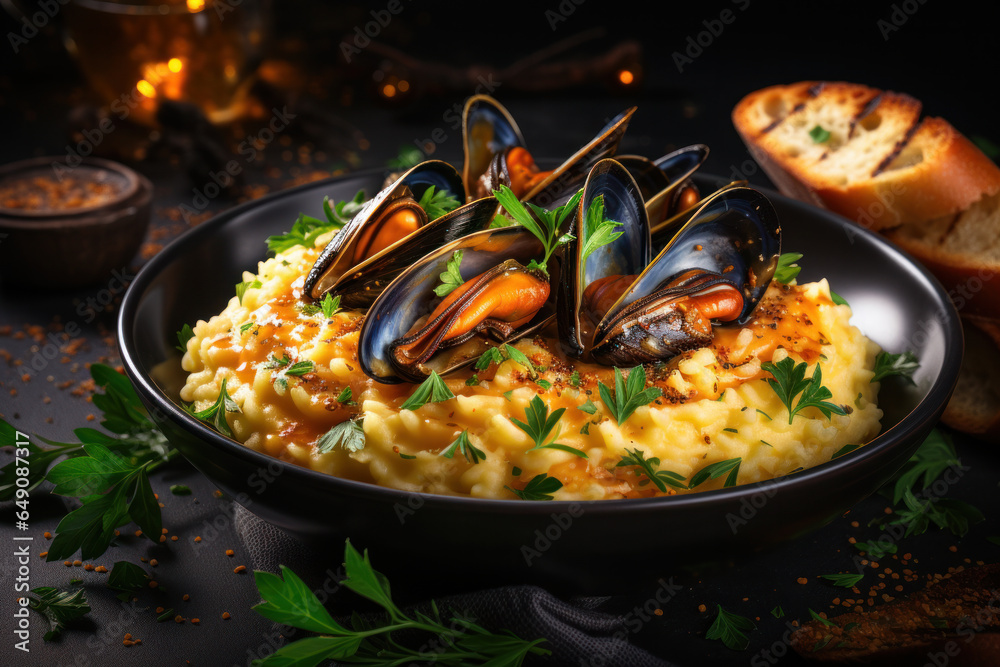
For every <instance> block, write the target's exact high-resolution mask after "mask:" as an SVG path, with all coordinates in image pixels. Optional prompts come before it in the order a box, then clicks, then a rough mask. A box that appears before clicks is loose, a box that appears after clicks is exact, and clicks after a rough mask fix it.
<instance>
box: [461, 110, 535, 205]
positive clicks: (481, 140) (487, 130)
mask: <svg viewBox="0 0 1000 667" xmlns="http://www.w3.org/2000/svg"><path fill="white" fill-rule="evenodd" d="M462 141H463V145H464V149H465V167H464V169H463V171H462V179H463V182H464V183H465V188H466V191H467V192H469V193H470V195H471V194H472V193H474V192H475V183H476V181H477V180H478V179H479V177H480V176H482V175H483V174H484V173H486V170H487V169H489V167H490V162H491V161H492V160H493V157H494V156H495V155H498V154H502V153H504V152H506V151H507V150H508V149H510V148H513V147H515V146H524V137H523V136H521V130H520V129H519V128H518V127H517V123H515V122H514V118H513V117H512V116H511V115H510V112H509V111H507V109H506V108H504V106H503V105H502V104H500V103H499V102H497V101H496V100H495V99H493V98H492V97H490V96H489V95H473V96H472V97H470V98H469V99H468V100H466V102H465V108H464V110H463V111H462Z"/></svg>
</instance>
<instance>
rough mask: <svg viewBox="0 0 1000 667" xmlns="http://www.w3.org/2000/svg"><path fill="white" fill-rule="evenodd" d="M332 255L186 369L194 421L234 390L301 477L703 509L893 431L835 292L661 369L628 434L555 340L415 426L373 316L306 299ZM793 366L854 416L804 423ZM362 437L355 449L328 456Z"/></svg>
mask: <svg viewBox="0 0 1000 667" xmlns="http://www.w3.org/2000/svg"><path fill="white" fill-rule="evenodd" d="M330 238H331V234H329V233H328V234H325V235H323V236H320V237H319V238H317V239H315V241H314V245H313V246H312V247H305V246H303V245H297V246H295V247H292V248H290V249H287V250H285V251H283V252H281V253H279V254H278V255H277V256H276V257H274V258H272V259H268V260H266V261H263V262H261V263H260V264H259V266H258V268H257V272H256V273H250V272H247V273H246V274H245V275H244V279H245V280H246V281H247V282H246V283H244V287H245V290H243V293H242V295H241V296H237V297H233V298H232V299H230V301H229V304H228V305H227V306H226V308H225V309H224V310H223V311H222V312H221V313H219V314H218V315H215V316H213V317H211V319H209V320H207V321H199V322H198V323H197V324H196V325H195V326H194V327H193V336H192V337H191V338H190V339H189V340H188V341H187V343H186V348H187V349H186V352H185V354H184V358H183V362H182V363H183V368H184V370H185V371H187V372H188V373H189V376H188V379H187V383H186V385H185V386H184V388H183V390H182V392H181V398H182V399H183V400H184V401H186V402H190V403H192V404H193V405H192V407H191V409H192V411H196V412H197V411H204V410H206V409H209V408H210V407H211V406H213V405H215V404H217V401H218V400H219V398H220V394H221V393H222V390H223V382H225V388H226V393H227V394H228V395H229V396H230V397H231V398H232V401H233V402H235V406H231V410H222V411H221V418H223V419H225V420H226V425H228V426H229V428H230V429H231V431H232V433H233V435H234V437H235V439H237V440H238V441H239V442H241V443H243V444H244V445H245V446H246V447H249V448H251V449H254V450H257V451H260V452H264V453H266V454H268V455H271V456H274V457H277V458H279V459H282V460H284V461H288V462H291V463H294V464H297V465H301V466H305V467H308V468H311V469H313V470H317V471H320V472H323V473H326V474H329V475H334V476H337V477H342V478H347V479H353V480H360V481H364V482H369V483H373V484H379V485H382V486H387V487H392V488H396V489H402V490H406V491H420V492H428V493H436V494H448V495H459V496H473V497H480V498H515V497H517V496H520V497H522V498H549V497H554V498H556V499H560V500H594V499H610V498H635V497H647V496H653V495H665V494H674V493H687V492H689V487H691V486H695V485H694V484H693V483H692V482H694V481H695V479H694V478H696V477H700V478H702V479H703V480H704V481H703V483H699V484H698V485H697V490H699V491H700V490H707V489H712V488H719V487H721V486H722V485H723V484H732V483H734V482H735V483H739V484H744V483H750V482H756V481H760V480H766V479H771V478H774V477H777V476H780V475H785V474H788V473H790V472H792V471H794V470H797V469H800V468H807V467H810V466H814V465H817V464H820V463H823V462H825V461H829V460H830V459H831V458H832V457H833V456H834V455H835V453H837V452H839V451H841V450H842V449H843V448H845V446H850V445H862V444H864V443H865V442H868V441H869V440H870V439H872V438H873V437H874V436H875V435H877V433H878V431H879V420H880V419H881V416H882V413H881V411H880V410H879V408H878V407H877V405H876V397H877V394H878V390H879V384H878V383H877V382H872V381H871V380H872V377H873V371H872V368H873V366H874V361H875V357H876V355H877V354H878V353H879V351H880V349H879V347H878V346H877V345H876V344H875V343H873V342H872V341H870V340H868V339H867V338H865V336H864V335H862V333H861V332H860V331H859V330H858V329H857V328H855V327H853V326H851V324H850V323H849V319H850V315H851V311H850V308H849V307H848V306H846V305H837V304H835V303H834V301H833V300H832V299H831V295H830V290H829V287H828V285H827V283H826V281H825V280H823V281H820V282H816V283H809V284H804V285H794V284H793V285H782V284H779V283H777V282H772V284H771V285H770V287H769V288H768V290H767V292H766V294H765V295H764V297H763V299H762V300H761V302H760V304H759V305H758V307H757V309H756V310H755V311H754V316H753V319H752V320H751V321H750V322H748V323H747V324H746V325H745V326H742V327H739V326H734V327H722V328H717V329H716V331H715V336H714V340H713V341H712V342H711V344H709V345H707V346H705V347H701V348H699V349H695V350H692V351H688V352H685V353H683V354H681V355H680V356H678V357H676V358H674V359H673V360H672V361H670V362H668V363H659V364H647V365H646V366H645V367H644V371H645V374H646V387H649V388H658V389H659V390H660V391H661V395H660V396H659V397H658V398H655V399H653V400H651V401H649V402H648V403H647V404H643V405H639V406H638V407H636V408H635V410H634V412H632V413H631V415H630V416H628V417H627V419H624V420H623V423H621V424H619V423H618V421H617V419H616V414H615V410H614V409H613V408H612V407H611V406H608V405H606V404H605V401H603V400H602V397H601V391H600V390H599V385H600V384H601V383H603V384H604V385H606V386H607V387H609V388H614V386H615V376H614V369H612V368H609V367H605V366H598V365H593V364H589V363H584V362H580V361H577V360H574V359H570V358H567V357H566V356H564V355H563V354H562V352H561V350H560V345H559V343H558V341H557V339H556V334H555V331H554V325H550V328H549V329H543V330H542V331H540V332H538V333H537V334H536V335H534V336H533V337H530V338H525V339H522V340H520V341H518V342H517V343H515V344H513V345H512V346H513V347H514V348H515V349H516V350H517V351H520V352H521V353H523V355H524V358H526V359H527V361H529V362H530V367H529V365H526V364H524V363H523V361H522V362H518V361H517V360H516V359H519V358H521V356H520V355H517V354H507V355H504V356H505V357H506V358H504V359H503V360H502V361H501V362H500V363H495V364H492V365H490V366H489V367H487V368H486V369H485V370H476V369H475V368H473V367H471V366H470V367H469V368H468V369H466V370H462V371H458V372H455V373H452V374H449V375H447V376H446V377H444V378H443V382H444V384H445V385H447V388H448V389H449V390H450V392H451V393H452V394H454V397H453V398H448V399H446V400H439V401H437V402H427V403H425V404H424V405H422V406H421V407H418V408H416V409H405V408H402V407H401V406H402V405H403V404H404V402H406V401H407V399H408V398H409V397H410V396H411V394H412V393H413V392H414V388H415V386H414V385H413V384H408V383H403V384H394V385H392V384H380V383H377V382H374V381H373V380H371V379H370V378H369V377H368V376H367V375H365V373H363V372H362V370H361V369H360V367H359V364H358V357H357V351H358V350H357V347H358V336H359V330H360V327H361V324H362V320H363V317H364V316H363V314H362V313H360V312H357V311H352V310H341V311H339V312H335V313H331V314H329V316H328V314H327V313H325V312H323V310H322V309H321V308H318V307H317V306H316V305H315V304H314V303H313V302H312V300H311V299H309V298H308V297H307V296H306V295H305V294H304V293H303V285H304V281H305V275H306V273H307V272H308V271H309V269H310V267H311V266H312V264H313V263H314V262H315V261H316V259H317V257H318V255H319V251H320V250H321V249H322V248H323V247H324V245H325V244H326V243H327V242H328V241H329V240H330ZM786 357H790V358H791V359H792V360H793V361H794V362H795V363H796V364H798V363H802V362H804V363H806V364H808V366H809V372H808V375H811V374H812V373H813V372H816V370H817V368H818V367H821V368H822V384H823V386H825V387H826V388H827V389H829V391H830V392H831V393H832V397H831V398H829V399H828V400H829V401H830V402H831V403H833V404H835V405H836V406H839V407H840V408H841V411H842V412H844V413H845V414H842V415H841V414H835V413H833V414H830V415H829V416H827V415H825V414H823V413H822V412H821V411H820V410H819V409H817V408H815V407H807V408H805V409H803V410H801V411H799V412H797V413H795V414H794V418H792V419H789V412H788V409H787V408H786V406H785V404H784V403H783V401H782V399H781V396H779V392H778V391H776V390H775V388H774V387H772V385H771V384H769V382H768V380H769V379H771V378H772V375H771V373H769V372H768V371H766V370H764V369H762V367H761V365H762V364H763V363H765V362H774V363H777V362H780V361H781V360H783V359H785V358H786ZM296 369H297V370H296ZM633 372H635V371H633ZM536 397H537V398H538V399H540V401H541V402H542V405H543V406H544V408H545V410H546V412H545V413H544V414H545V415H547V416H553V415H556V414H558V415H560V416H559V417H558V420H557V422H556V423H555V424H554V427H553V428H552V429H550V430H549V431H548V432H547V437H546V438H544V439H545V440H546V441H548V442H549V443H552V442H556V441H558V444H560V445H563V446H565V447H564V448H562V449H559V448H552V447H541V448H540V447H538V446H537V445H538V444H539V442H537V441H536V439H535V438H533V436H532V435H530V430H528V429H526V428H524V426H526V425H530V424H531V413H532V411H533V409H534V407H533V401H534V406H538V403H537V401H536V400H535V399H536ZM236 406H238V411H237V410H236V409H235V407H236ZM538 407H541V406H538ZM559 410H564V411H563V412H561V413H559V412H557V411H559ZM348 420H354V421H352V422H351V423H352V425H353V428H354V429H355V433H352V434H351V437H348V438H341V439H340V440H339V444H338V445H337V446H332V447H331V446H328V443H324V438H327V436H328V434H329V433H330V432H331V429H333V428H334V427H336V426H337V425H341V424H344V423H345V422H347V421H348ZM543 421H544V420H543ZM519 422H520V424H519ZM526 422H527V423H526ZM341 435H343V434H341ZM460 436H461V437H460ZM456 442H457V443H458V445H457V446H456V445H455V443H456ZM570 449H575V450H579V452H580V453H582V454H585V455H586V456H585V457H584V456H581V455H580V454H579V453H574V452H573V451H570ZM699 471H701V473H702V474H700V475H699V474H698V473H699ZM656 472H660V473H662V474H660V475H659V476H657V475H655V473H656ZM651 474H652V475H653V476H652V477H651ZM654 477H655V479H654ZM554 480H558V481H557V482H556V481H554ZM546 481H551V482H553V483H551V484H543V482H546ZM671 481H675V482H677V483H669V482H671ZM665 482H666V483H665ZM529 492H530V493H529ZM515 494H516V495H515Z"/></svg>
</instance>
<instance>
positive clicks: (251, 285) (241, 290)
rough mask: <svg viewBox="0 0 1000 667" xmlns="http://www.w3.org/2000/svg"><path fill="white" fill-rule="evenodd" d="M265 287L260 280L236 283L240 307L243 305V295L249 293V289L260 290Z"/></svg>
mask: <svg viewBox="0 0 1000 667" xmlns="http://www.w3.org/2000/svg"><path fill="white" fill-rule="evenodd" d="M262 286H263V283H261V282H260V281H259V280H244V281H243V282H241V283H236V298H237V299H239V302H240V305H241V306H242V305H243V295H245V294H246V293H247V290H248V289H260V288H261V287H262Z"/></svg>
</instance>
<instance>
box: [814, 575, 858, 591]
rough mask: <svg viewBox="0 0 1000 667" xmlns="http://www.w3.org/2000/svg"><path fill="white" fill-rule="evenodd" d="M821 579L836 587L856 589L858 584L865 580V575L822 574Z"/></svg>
mask: <svg viewBox="0 0 1000 667" xmlns="http://www.w3.org/2000/svg"><path fill="white" fill-rule="evenodd" d="M819 576H820V578H821V579H826V580H827V581H829V582H831V583H832V584H833V585H834V586H841V587H843V588H854V587H855V586H857V585H858V582H859V581H861V580H862V579H864V578H865V575H864V574H821V575H819Z"/></svg>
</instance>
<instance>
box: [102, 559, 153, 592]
mask: <svg viewBox="0 0 1000 667" xmlns="http://www.w3.org/2000/svg"><path fill="white" fill-rule="evenodd" d="M148 582H149V576H148V575H147V574H146V571H145V570H143V569H142V568H141V567H139V566H138V565H136V564H135V563H129V562H128V561H124V560H120V561H118V562H116V563H115V564H114V567H112V568H111V574H110V575H108V588H111V589H114V590H116V591H120V593H119V594H118V595H117V596H116V597H117V598H118V599H119V600H121V601H122V602H124V601H125V600H127V599H128V596H129V594H130V593H133V592H135V591H137V590H139V589H141V588H145V587H146V585H147V583H148Z"/></svg>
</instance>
